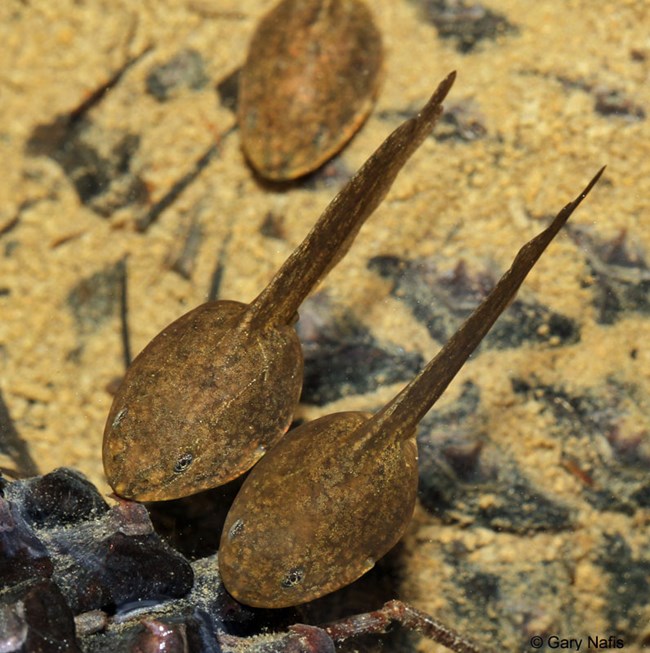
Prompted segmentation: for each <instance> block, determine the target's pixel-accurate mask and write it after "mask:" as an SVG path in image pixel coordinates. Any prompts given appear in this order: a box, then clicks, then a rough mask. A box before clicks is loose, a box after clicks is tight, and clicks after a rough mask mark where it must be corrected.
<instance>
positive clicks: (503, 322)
mask: <svg viewBox="0 0 650 653" xmlns="http://www.w3.org/2000/svg"><path fill="white" fill-rule="evenodd" d="M443 265H444V262H443V261H439V260H438V259H436V258H426V259H420V260H415V261H409V260H405V259H400V258H398V257H396V256H377V257H375V258H373V259H371V260H370V262H369V263H368V267H369V269H370V270H373V271H374V272H377V273H378V274H379V275H380V276H382V277H384V278H386V279H390V280H391V281H392V282H393V288H392V289H391V294H392V295H393V296H394V297H395V298H397V299H398V300H400V301H402V302H404V303H405V304H406V306H408V308H409V309H410V310H411V311H412V313H413V316H414V317H415V318H416V319H417V320H418V321H420V322H422V323H423V324H424V325H425V326H426V328H427V329H428V330H429V333H430V334H431V337H432V338H433V339H434V340H437V341H438V342H440V343H441V344H442V343H445V342H447V340H449V338H451V336H452V335H453V334H454V333H455V332H456V330H457V329H458V327H459V326H460V325H461V324H462V323H463V321H464V320H465V319H466V318H467V317H468V316H469V315H470V313H471V312H472V311H473V310H474V309H475V308H476V307H477V306H478V305H479V303H480V302H481V301H483V299H485V297H486V296H487V294H488V293H489V292H490V290H492V288H493V287H494V284H495V281H496V278H495V276H494V275H492V274H490V273H488V272H480V273H472V274H470V272H469V271H468V269H467V267H466V265H465V264H464V263H463V262H462V261H461V262H460V263H459V264H458V265H457V266H456V267H455V268H454V269H453V270H451V271H444V268H443V267H442V266H443ZM579 340H580V329H579V326H578V325H577V324H576V323H575V321H573V320H571V319H570V318H568V317H566V316H565V315H561V314H559V313H556V312H554V311H551V310H549V309H548V308H546V307H545V306H543V305H541V304H539V303H537V302H535V301H525V300H523V299H519V298H517V299H515V300H514V301H513V302H512V304H511V305H510V307H509V308H508V310H507V311H506V312H505V313H504V314H503V315H502V316H501V317H500V318H499V321H498V322H497V323H496V324H495V325H494V327H493V328H492V330H491V331H490V332H489V333H488V334H487V336H486V337H485V339H484V341H483V343H482V345H481V347H487V348H494V349H508V348H515V347H520V346H521V345H522V344H524V343H526V342H528V343H547V344H552V345H554V346H557V345H567V344H573V343H575V342H578V341H579Z"/></svg>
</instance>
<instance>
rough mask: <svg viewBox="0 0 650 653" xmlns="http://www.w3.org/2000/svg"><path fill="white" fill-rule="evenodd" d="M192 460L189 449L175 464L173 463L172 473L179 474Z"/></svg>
mask: <svg viewBox="0 0 650 653" xmlns="http://www.w3.org/2000/svg"><path fill="white" fill-rule="evenodd" d="M193 460H194V456H193V455H192V454H191V453H190V452H189V451H188V452H186V453H184V454H183V455H182V456H181V457H180V458H179V459H178V460H177V461H176V464H175V465H174V473H175V474H181V473H182V472H184V471H185V470H186V469H187V468H188V467H189V466H190V465H191V464H192V461H193Z"/></svg>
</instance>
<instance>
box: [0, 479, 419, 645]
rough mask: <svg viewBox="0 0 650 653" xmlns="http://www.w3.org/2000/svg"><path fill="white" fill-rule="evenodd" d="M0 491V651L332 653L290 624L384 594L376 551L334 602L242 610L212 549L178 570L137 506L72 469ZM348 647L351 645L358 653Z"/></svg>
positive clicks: (317, 637)
mask: <svg viewBox="0 0 650 653" xmlns="http://www.w3.org/2000/svg"><path fill="white" fill-rule="evenodd" d="M0 489H1V492H0V494H1V497H0V650H2V651H3V652H4V653H13V652H19V653H32V652H35V651H38V652H39V653H50V652H52V653H54V652H57V653H62V652H69V653H77V652H84V653H104V652H108V651H110V652H111V653H122V652H124V653H154V652H155V651H158V652H159V651H163V650H164V651H167V653H222V652H223V653H230V652H233V653H234V652H235V651H236V652H238V653H333V652H334V651H335V650H337V651H346V650H348V648H347V645H346V644H343V645H342V647H337V648H336V649H335V647H334V644H333V642H332V640H331V639H330V637H329V636H328V635H327V634H326V633H325V631H324V630H322V629H320V628H317V627H313V626H305V625H300V622H304V621H309V620H314V621H315V622H316V623H319V622H322V621H327V620H330V619H335V618H338V617H342V616H347V615H349V614H351V613H352V612H354V611H357V612H364V611H367V610H369V609H371V608H376V607H379V605H380V604H381V603H382V602H384V601H386V600H388V599H390V598H393V597H394V596H395V586H394V584H395V579H396V572H395V571H391V565H392V564H394V560H395V558H394V556H388V557H387V558H386V559H385V561H382V562H381V563H380V564H379V565H377V567H376V568H375V569H374V570H373V571H372V572H371V573H370V574H368V575H367V576H366V577H364V579H362V580H361V581H359V582H357V583H355V584H354V585H353V586H351V588H352V589H351V591H349V592H348V591H347V590H343V591H342V592H339V593H338V594H337V595H334V597H335V598H334V600H332V598H327V597H326V598H325V599H321V600H320V601H315V602H313V603H311V604H308V605H307V606H303V607H302V608H301V609H300V612H298V611H297V610H294V609H289V610H255V609H251V608H247V607H245V606H242V605H240V604H239V603H237V602H236V601H234V600H233V599H232V598H231V597H230V596H229V595H228V594H227V592H226V591H225V590H224V588H223V585H222V584H221V580H220V578H219V573H218V564H217V559H216V554H215V553H214V552H212V553H211V554H209V555H206V556H205V557H203V558H201V559H199V560H195V561H194V562H192V563H190V562H189V561H188V560H186V559H185V558H184V557H183V556H182V555H181V554H180V553H178V552H177V551H175V550H174V549H172V548H171V547H170V546H169V545H168V544H167V543H166V542H165V541H164V540H163V539H162V538H161V537H160V536H159V535H158V534H157V533H156V532H154V530H153V527H152V523H151V521H150V519H149V514H148V512H147V508H145V506H143V505H141V504H137V503H133V502H121V503H119V504H118V505H116V506H114V507H112V508H109V506H108V504H107V503H106V502H105V501H104V499H103V498H102V497H101V495H100V494H99V492H98V491H97V490H96V489H95V487H94V486H93V485H92V484H91V483H89V482H88V481H87V480H86V479H85V478H84V477H83V476H82V475H81V474H79V473H77V472H75V471H73V470H69V469H58V470H56V471H54V472H52V473H50V474H47V475H45V476H41V477H35V478H30V479H27V480H20V481H15V482H12V483H8V482H7V481H6V480H4V479H0ZM152 507H153V506H152ZM186 508H187V505H186ZM160 510H161V507H160V506H158V511H160ZM188 510H189V509H188ZM199 512H200V510H199ZM172 519H173V512H172ZM187 521H190V520H189V518H187ZM198 537H200V535H198ZM346 592H347V593H346ZM269 633H274V634H269ZM404 637H409V635H405V634H404V633H402V634H400V635H397V636H393V635H391V636H389V637H388V639H387V638H386V637H383V640H382V641H383V642H384V643H390V642H393V643H396V642H397V641H398V638H402V639H403V638H404ZM369 641H371V643H372V638H370V640H369ZM359 643H360V641H359V640H355V646H354V648H355V650H368V649H366V648H365V647H364V646H361V648H359V647H358V644H359ZM361 643H363V638H362V640H361ZM350 650H352V649H350ZM394 650H397V649H394Z"/></svg>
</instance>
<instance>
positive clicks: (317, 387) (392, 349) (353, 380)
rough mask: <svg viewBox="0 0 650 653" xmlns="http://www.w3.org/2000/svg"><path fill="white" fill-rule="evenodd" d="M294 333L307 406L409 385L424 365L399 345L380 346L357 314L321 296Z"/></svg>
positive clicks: (302, 313)
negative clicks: (302, 365)
mask: <svg viewBox="0 0 650 653" xmlns="http://www.w3.org/2000/svg"><path fill="white" fill-rule="evenodd" d="M296 329H297V331H298V337H299V338H300V341H301V343H302V346H303V354H304V358H305V372H304V381H303V389H302V397H301V400H302V401H303V402H305V403H309V404H316V405H318V406H322V405H325V404H327V403H329V402H331V401H334V400H336V399H339V398H341V397H345V396H348V395H353V394H363V393H366V392H371V391H372V390H375V389H377V388H378V387H380V386H383V385H386V384H389V383H395V382H397V381H407V380H408V381H410V380H411V379H412V378H413V377H414V376H415V375H416V374H417V372H418V371H419V370H420V369H421V367H422V365H423V362H424V361H423V359H422V357H421V356H420V355H419V354H416V353H409V352H405V351H404V350H403V349H402V348H401V347H397V346H395V345H381V346H380V345H379V344H378V343H377V342H376V341H375V339H374V338H373V336H372V334H371V333H370V331H368V329H366V328H365V327H364V326H363V325H362V324H361V323H360V322H359V321H358V320H357V318H356V317H354V315H352V314H351V313H349V312H347V311H342V310H340V309H337V308H335V307H334V306H333V305H332V303H331V301H330V300H329V298H328V297H327V296H326V295H324V294H323V293H320V294H317V295H315V296H313V297H311V298H310V299H308V300H307V301H305V303H304V304H303V306H302V309H301V311H300V321H299V322H298V324H297V327H296Z"/></svg>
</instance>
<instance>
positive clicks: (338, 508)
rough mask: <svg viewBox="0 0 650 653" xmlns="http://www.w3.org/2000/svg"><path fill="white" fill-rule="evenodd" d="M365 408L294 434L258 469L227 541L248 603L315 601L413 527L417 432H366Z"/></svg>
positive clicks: (223, 562) (222, 555)
mask: <svg viewBox="0 0 650 653" xmlns="http://www.w3.org/2000/svg"><path fill="white" fill-rule="evenodd" d="M368 417H369V416H368V415H367V414H365V413H336V414H334V415H328V416H326V417H323V418H320V419H317V420H315V421H313V422H309V423H308V424H305V425H303V426H300V427H298V428H296V429H294V430H292V431H290V432H289V433H288V434H287V435H286V436H285V437H284V438H282V440H281V441H280V442H279V443H278V444H277V445H276V446H275V447H274V448H273V449H272V450H271V451H270V452H269V453H268V454H267V455H266V456H265V457H264V458H263V459H262V460H261V461H260V462H259V463H258V464H257V465H256V466H255V467H254V468H253V469H252V470H251V473H250V474H249V475H248V477H247V478H246V480H245V481H244V484H243V485H242V488H241V489H240V491H239V493H238V495H237V497H236V498H235V501H234V503H233V505H232V507H231V509H230V512H229V514H228V517H227V519H226V523H225V526H224V530H223V533H222V536H221V545H220V548H219V569H220V573H221V576H222V578H223V581H224V584H225V586H226V589H227V590H228V591H229V592H230V593H231V594H232V595H233V596H234V597H235V598H236V599H237V600H238V601H240V602H241V603H245V604H247V605H251V606H254V607H265V608H281V607H288V606H292V605H298V604H300V603H304V602H306V601H311V600H314V599H316V598H319V597H321V596H324V595H325V594H328V593H330V592H333V591H335V590H337V589H339V588H341V587H344V586H345V585H348V584H350V583H351V582H353V581H354V580H356V579H357V578H359V577H360V576H362V575H363V574H365V573H366V572H367V571H369V570H370V569H371V568H372V567H373V566H374V564H375V561H376V560H378V559H379V558H380V557H381V556H383V555H384V554H385V553H387V552H388V551H389V550H390V549H391V548H392V547H393V546H394V545H395V543H396V542H397V541H398V540H399V538H400V537H401V536H402V534H403V533H404V531H405V529H406V526H407V525H408V523H409V521H410V519H411V516H412V513H413V508H414V506H415V497H416V491H417V450H416V446H415V441H414V439H409V440H407V441H391V442H387V441H385V440H384V441H382V443H381V446H377V442H378V441H377V440H375V439H366V438H364V437H363V436H364V430H363V429H364V426H365V425H366V424H367V423H368Z"/></svg>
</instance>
